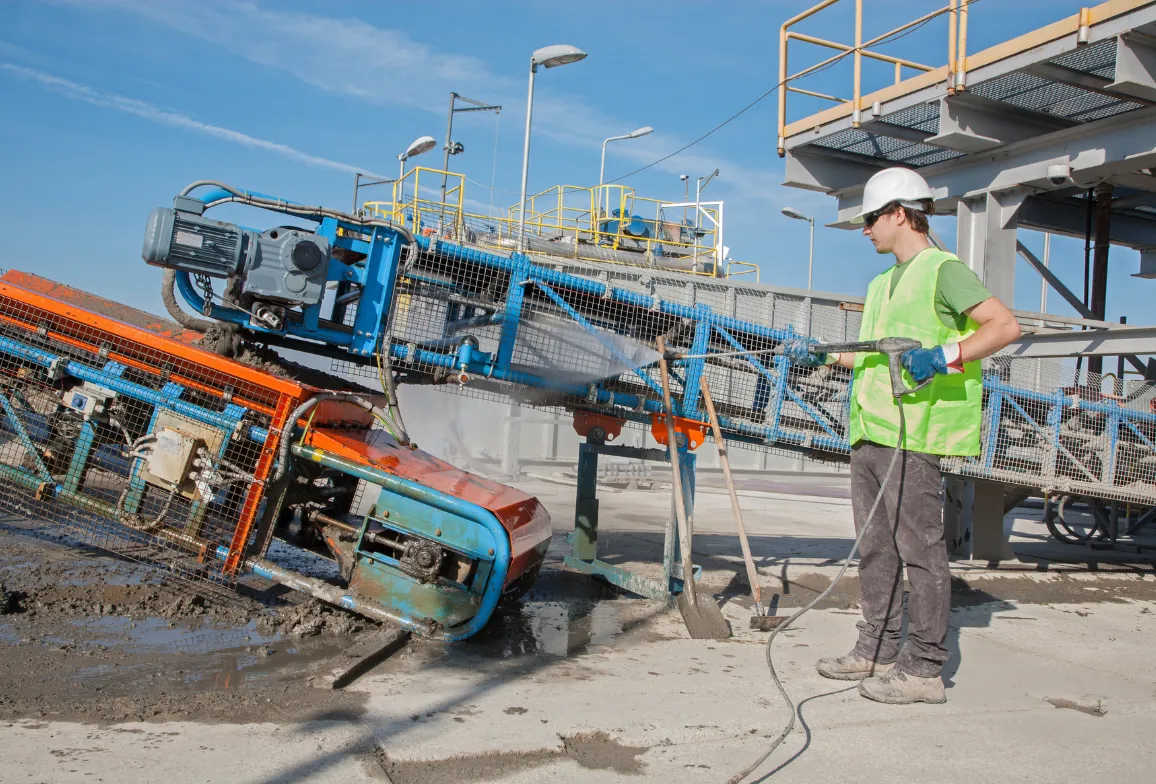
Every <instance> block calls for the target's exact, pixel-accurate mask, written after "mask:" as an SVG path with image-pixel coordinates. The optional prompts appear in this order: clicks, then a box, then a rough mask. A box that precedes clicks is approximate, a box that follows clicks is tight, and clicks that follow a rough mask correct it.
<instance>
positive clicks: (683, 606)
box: [658, 337, 731, 640]
mask: <svg viewBox="0 0 1156 784" xmlns="http://www.w3.org/2000/svg"><path fill="white" fill-rule="evenodd" d="M658 352H659V354H663V355H665V354H666V341H665V339H663V338H662V337H659V338H658ZM658 369H659V372H660V373H661V375H662V405H663V408H664V410H665V412H666V447H667V449H668V450H669V451H670V467H671V471H672V475H671V487H672V489H673V490H674V516H675V518H676V519H677V521H678V541H679V549H680V550H681V551H682V593H680V594H679V595H678V611H679V612H680V613H682V622H683V623H685V624H686V630H687V631H688V632H690V636H691V637H692V638H693V639H695V640H725V639H726V638H728V637H730V636H731V629H730V625H729V624H727V622H726V618H723V615H722V611H721V610H719V608H718V605H717V604H715V601H714V599H713V598H712V597H710V596H699V595H698V592H697V591H695V586H694V566H693V564H692V563H691V556H690V546H691V539H690V526H689V525H687V522H686V498H685V497H684V496H683V494H682V472H681V470H680V469H679V465H678V443H677V442H676V441H675V434H674V408H673V406H672V405H671V403H670V374H669V371H668V370H667V366H666V358H665V356H663V358H662V359H660V360H659V362H658Z"/></svg>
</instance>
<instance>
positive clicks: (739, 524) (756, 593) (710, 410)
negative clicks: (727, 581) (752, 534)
mask: <svg viewBox="0 0 1156 784" xmlns="http://www.w3.org/2000/svg"><path fill="white" fill-rule="evenodd" d="M699 387H700V388H701V389H702V401H703V403H704V404H705V405H706V413H707V415H708V416H709V417H710V428H711V431H712V432H713V433H714V443H715V446H716V447H718V461H719V464H720V465H721V466H722V470H723V477H724V478H725V479H726V483H727V491H728V492H729V493H730V497H731V511H733V512H734V515H735V527H736V528H737V529H738V532H739V544H740V545H742V548H743V562H744V563H746V566H747V582H749V583H750V584H751V598H752V599H754V600H755V615H754V616H753V617H752V618H751V628H752V629H758V630H760V631H770V630H771V629H774V628H775V627H776V626H778V625H779V624H780V623H782V622H783V621H784V620H785V618H782V617H779V616H776V615H767V614H766V611H765V610H764V609H763V589H762V587H761V586H760V585H759V573H758V571H756V569H755V561H754V558H752V557H751V544H750V542H748V541H747V528H746V526H745V525H743V512H742V509H741V508H739V494H738V492H737V491H736V490H735V480H734V477H733V476H731V461H730V457H729V456H728V455H727V447H726V441H724V440H723V434H722V428H721V427H719V423H718V414H716V413H715V410H714V400H713V399H712V398H711V396H710V386H709V385H708V384H707V383H706V376H702V377H701V378H700V379H699Z"/></svg>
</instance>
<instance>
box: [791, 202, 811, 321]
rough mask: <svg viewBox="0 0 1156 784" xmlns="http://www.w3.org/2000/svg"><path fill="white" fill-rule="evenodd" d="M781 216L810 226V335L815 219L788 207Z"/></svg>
mask: <svg viewBox="0 0 1156 784" xmlns="http://www.w3.org/2000/svg"><path fill="white" fill-rule="evenodd" d="M783 214H784V215H786V216H787V217H788V218H794V219H795V220H801V221H807V223H809V224H811V241H810V246H809V249H808V251H807V334H808V335H810V334H811V295H810V292H811V285H812V277H813V275H814V272H815V219H814V218H812V217H809V216H807V215H804V214H803V213H801V212H799V211H798V210H795V209H791V208H790V207H783Z"/></svg>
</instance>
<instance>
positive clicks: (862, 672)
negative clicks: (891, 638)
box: [815, 652, 895, 681]
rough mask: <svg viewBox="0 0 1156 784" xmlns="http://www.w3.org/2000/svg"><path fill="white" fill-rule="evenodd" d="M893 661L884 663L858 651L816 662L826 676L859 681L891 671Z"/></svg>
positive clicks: (818, 668)
mask: <svg viewBox="0 0 1156 784" xmlns="http://www.w3.org/2000/svg"><path fill="white" fill-rule="evenodd" d="M894 666H895V664H894V663H893V662H888V663H887V664H882V663H880V662H873V661H871V660H870V659H866V658H864V657H862V656H860V655H859V654H857V653H854V652H852V653H848V654H847V655H846V656H839V657H837V658H831V659H819V661H817V662H815V669H816V670H818V671H819V674H820V675H822V676H823V677H824V678H834V679H835V680H837V681H859V680H863V679H864V678H870V677H871V676H872V675H882V674H883V673H885V672H890V670H891V668H892V667H894Z"/></svg>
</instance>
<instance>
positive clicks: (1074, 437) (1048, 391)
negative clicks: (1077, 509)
mask: <svg viewBox="0 0 1156 784" xmlns="http://www.w3.org/2000/svg"><path fill="white" fill-rule="evenodd" d="M986 371H987V373H986V375H985V379H984V420H983V451H982V453H981V454H980V456H979V457H977V458H954V459H951V460H947V461H945V462H944V469H945V470H946V471H950V472H952V473H956V474H960V475H964V476H975V477H982V478H986V479H994V480H999V481H1004V482H1010V483H1014V484H1021V485H1027V486H1030V487H1036V488H1039V489H1041V490H1045V491H1048V492H1051V493H1058V494H1064V495H1067V494H1070V495H1082V496H1090V497H1093V498H1099V499H1104V500H1119V501H1126V502H1131V503H1139V504H1144V505H1148V504H1153V503H1156V415H1154V414H1153V411H1154V408H1153V405H1154V401H1156V387H1154V386H1153V385H1152V384H1150V383H1145V382H1139V381H1136V382H1129V383H1127V384H1123V383H1121V381H1120V379H1119V378H1118V377H1117V376H1116V375H1115V374H1104V375H1103V376H1099V375H1097V374H1091V373H1085V374H1083V375H1082V376H1080V375H1078V374H1077V373H1076V369H1075V366H1074V365H1072V364H1071V363H1070V362H1064V363H1061V362H1059V361H1057V360H1028V359H1014V360H1013V359H1009V358H1003V357H999V358H996V359H994V360H989V361H988V362H987V363H986Z"/></svg>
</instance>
